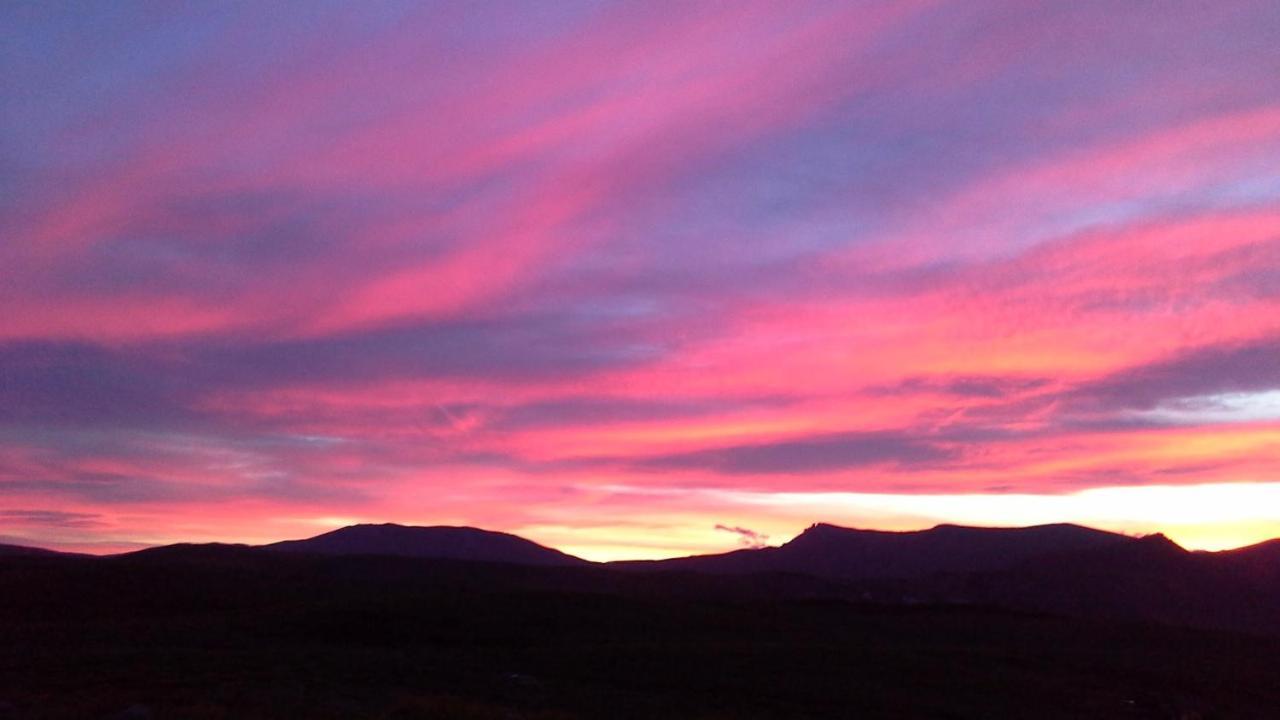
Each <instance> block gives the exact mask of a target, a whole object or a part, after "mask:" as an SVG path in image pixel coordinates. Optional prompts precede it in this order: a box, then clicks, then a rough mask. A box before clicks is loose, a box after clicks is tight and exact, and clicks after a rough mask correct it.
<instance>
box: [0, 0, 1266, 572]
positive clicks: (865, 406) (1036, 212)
mask: <svg viewBox="0 0 1280 720" xmlns="http://www.w3.org/2000/svg"><path fill="white" fill-rule="evenodd" d="M1278 37H1280V3H1276V2H1274V0H1260V1H1256V2H1246V1H1237V0H1213V1H1212V2H1208V1H1203V0H1197V1H1195V2H1189V1H1182V0H1163V1H1162V2H1158V3H1154V2H1123V3H1117V2H1113V1H1111V0H1105V1H1095V0H1072V1H1070V2H1066V1H1064V2H1028V1H1027V0H1009V1H1007V2H994V1H988V0H952V1H950V2H945V1H941V0H939V1H935V2H929V1H921V2H916V1H914V0H913V1H899V0H894V1H893V2H833V3H810V2H790V1H788V2H756V1H754V0H736V1H734V2H711V1H706V2H667V1H665V0H651V1H650V0H646V1H644V2H633V3H612V2H579V1H577V0H565V1H563V2H554V3H547V2H541V1H535V2H523V1H520V0H510V1H507V0H503V1H500V2H498V1H495V2H483V3H459V2H440V3H424V2H418V1H414V2H378V1H372V0H371V1H368V2H321V1H319V0H307V1H306V2H287V1H285V0H281V1H280V2H271V3H259V2H218V3H161V2H156V3H151V2H113V3H72V2H7V3H4V4H3V5H0V95H2V96H3V97H4V98H5V100H4V102H2V103H0V542H10V543H19V544H29V545H41V546H46V547H55V548H62V549H70V550H82V551H90V552H112V551H120V550H126V549H129V548H134V547H139V546H143V545H152V544H160V543H168V542H176V541H243V542H266V541H273V540H279V539H284V538H296V537H306V536H310V535H314V534H318V533H319V532H323V531H325V530H329V529H332V528H335V527H339V526H341V525H345V524H350V523H353V522H400V523H410V524H421V525H435V524H446V525H474V526H478V527H483V528H488V529H494V530H503V531H508V532H514V533H517V534H520V535H523V536H525V537H528V538H530V539H533V540H536V541H538V542H542V543H544V544H548V545H552V546H555V547H558V548H561V549H564V550H566V551H568V552H572V553H576V554H579V555H582V556H584V557H588V558H592V559H600V560H606V559H616V558H639V557H666V556H674V555H684V554H691V553H704V552H718V551H724V550H730V549H733V548H736V547H741V546H748V545H756V544H762V543H768V544H777V543H780V542H784V541H786V540H787V539H789V538H790V537H792V536H794V535H795V534H797V533H798V532H800V531H801V530H803V529H804V528H805V527H806V526H808V525H810V524H811V523H814V522H830V523H835V524H841V525H849V526H858V527H868V528H882V529H914V528H923V527H929V526H932V525H934V524H937V523H940V522H953V523H964V524H981V525H1026V524H1035V523H1045V522H1078V523H1083V524H1088V525H1092V526H1095V527H1101V528H1106V529H1111V530H1115V531H1119V532H1126V533H1132V534H1141V533H1150V532H1158V531H1159V532H1164V533H1166V534H1167V535H1169V536H1170V537H1171V538H1173V539H1174V540H1176V541H1178V542H1180V543H1182V544H1183V545H1185V546H1187V547H1191V548H1205V549H1220V548H1227V547H1235V546H1240V545H1244V544H1248V543H1252V542H1257V541H1259V540H1262V539H1265V538H1270V537H1275V536H1280V42H1277V38H1278Z"/></svg>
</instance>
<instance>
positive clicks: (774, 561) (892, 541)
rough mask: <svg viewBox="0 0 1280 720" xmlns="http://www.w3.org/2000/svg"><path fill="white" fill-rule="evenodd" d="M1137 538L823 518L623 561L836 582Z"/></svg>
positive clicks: (990, 566)
mask: <svg viewBox="0 0 1280 720" xmlns="http://www.w3.org/2000/svg"><path fill="white" fill-rule="evenodd" d="M1131 540H1132V538H1129V537H1127V536H1125V535H1118V534H1116V533H1109V532H1104V531H1102V530H1094V529H1092V528H1086V527H1081V526H1079V525H1068V524H1059V525H1038V526H1033V527H1022V528H987V527H964V526H959V525H938V526H937V527H934V528H931V529H929V530H918V531H909V532H887V531H881V530H858V529H854V528H844V527H838V526H836V525H828V524H825V523H818V524H815V525H812V526H810V527H809V528H808V529H807V530H805V531H804V532H802V533H801V534H800V535H798V536H796V537H795V539H793V540H791V541H790V542H788V543H786V544H784V545H782V546H781V547H777V548H759V549H748V550H738V551H735V552H731V553H725V554H723V555H703V556H694V557H687V558H676V559H671V560H658V561H641V562H630V563H619V564H618V565H619V566H620V567H626V568H632V569H637V570H649V571H653V570H670V569H680V570H694V571H698V572H712V573H756V572H794V573H803V574H807V575H814V576H816V577H822V578H827V579H831V580H868V579H891V578H896V579H919V578H924V577H928V576H930V575H934V574H937V573H973V572H984V571H992V570H998V569H1002V568H1006V567H1010V566H1012V565H1015V564H1017V563H1019V562H1021V561H1024V560H1027V559H1030V558H1034V557H1037V556H1041V555H1049V554H1054V553H1064V552H1074V551H1081V550H1089V549H1094V548H1100V547H1105V546H1109V545H1117V544H1124V543H1127V542H1130V541H1131Z"/></svg>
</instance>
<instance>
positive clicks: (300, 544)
mask: <svg viewBox="0 0 1280 720" xmlns="http://www.w3.org/2000/svg"><path fill="white" fill-rule="evenodd" d="M262 547H263V548H265V549H268V550H274V551H277V552H299V553H312V554H317V555H388V556H393V557H413V558H436V559H446V560H471V561H476V562H500V563H512V564H516V565H561V566H565V565H585V564H587V561H586V560H583V559H582V558H577V557H574V556H572V555H569V554H566V553H563V552H560V551H559V550H553V549H551V548H548V547H544V546H542V545H539V544H537V543H535V542H533V541H531V540H526V539H524V538H522V537H519V536H517V535H511V534H509V533H502V532H494V531H491V530H480V529H477V528H472V527H453V526H434V527H416V526H406V525H396V524H393V523H386V524H381V525H368V524H366V525H351V526H348V527H344V528H340V529H338V530H334V531H332V532H327V533H324V534H322V535H317V536H315V537H312V538H307V539H305V540H286V541H284V542H278V543H273V544H271V545H265V546H262Z"/></svg>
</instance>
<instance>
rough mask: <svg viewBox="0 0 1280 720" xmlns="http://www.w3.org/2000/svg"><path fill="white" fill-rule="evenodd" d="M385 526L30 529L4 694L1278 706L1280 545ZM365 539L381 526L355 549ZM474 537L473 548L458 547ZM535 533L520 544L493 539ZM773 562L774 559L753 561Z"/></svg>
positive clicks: (524, 709) (346, 705) (118, 699)
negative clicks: (315, 536) (626, 542)
mask: <svg viewBox="0 0 1280 720" xmlns="http://www.w3.org/2000/svg"><path fill="white" fill-rule="evenodd" d="M365 527H378V528H381V529H378V530H372V531H371V530H355V531H351V530H348V531H346V532H345V533H344V532H343V531H339V533H338V534H337V535H336V537H337V538H338V539H337V540H335V539H333V537H330V536H332V535H334V534H330V536H321V537H329V539H327V540H325V541H324V543H323V544H313V545H312V546H310V547H309V548H307V547H305V546H304V547H299V546H297V545H293V546H286V547H288V548H291V549H292V550H294V551H291V552H282V551H281V549H280V548H279V547H277V548H274V549H273V548H272V547H270V546H268V547H265V548H253V547H247V546H234V545H178V546H169V547H164V548H154V549H151V550H146V551H142V552H138V553H132V554H129V555H121V556H114V557H106V558H90V557H83V556H60V555H32V554H28V553H22V554H16V553H6V556H5V557H3V558H0V718H3V719H4V720H11V719H13V718H109V717H119V718H126V717H132V718H191V719H193V720H199V719H200V718H406V719H407V718H451V717H458V718H807V717H811V718H1169V719H1188V718H1275V717H1277V709H1278V708H1280V636H1277V634H1276V631H1277V628H1280V625H1278V624H1270V623H1273V621H1274V618H1275V617H1276V614H1275V613H1276V607H1277V605H1280V602H1278V600H1280V593H1276V592H1275V588H1276V585H1275V582H1276V580H1277V579H1278V578H1280V571H1278V570H1277V567H1278V566H1277V561H1278V557H1277V556H1278V554H1280V546H1277V545H1276V544H1275V543H1271V544H1264V545H1259V546H1254V547H1253V548H1246V549H1243V550H1240V551H1234V552H1232V553H1217V554H1206V553H1189V552H1186V551H1184V550H1182V549H1181V548H1178V547H1177V546H1176V545H1173V544H1172V543H1170V542H1168V541H1167V540H1164V539H1163V538H1161V537H1159V536H1155V537H1150V538H1143V539H1134V538H1127V537H1124V536H1115V535H1109V534H1106V533H1098V532H1097V531H1092V530H1087V529H1084V528H1073V527H1072V526H1046V527H1047V528H1048V529H1043V528H1042V529H1037V528H1029V529H1016V530H989V529H986V530H983V529H974V528H946V527H944V528H939V529H935V530H933V531H926V532H923V533H878V534H868V533H865V532H863V531H853V530H846V529H842V528H833V527H831V526H816V527H815V528H814V529H812V530H810V531H809V532H808V533H806V534H804V535H802V536H800V538H797V540H796V541H793V543H790V544H788V545H787V546H784V547H783V548H779V549H776V550H770V549H766V550H760V551H745V554H744V553H734V554H731V555H729V556H716V558H711V559H708V558H702V559H698V560H693V561H691V560H678V561H667V562H663V563H642V564H636V563H622V564H612V565H603V566H601V565H597V564H593V563H587V562H585V561H580V560H577V559H576V558H571V557H569V556H563V555H561V554H559V553H556V551H553V550H549V549H547V548H541V547H540V546H537V545H534V544H532V543H527V541H523V540H521V539H519V538H514V536H509V535H500V534H489V533H484V532H482V531H476V530H467V529H461V531H460V530H459V529H444V530H448V532H445V531H443V530H442V529H431V528H428V529H422V528H412V529H409V528H396V527H395V526H365ZM424 531H425V532H424ZM815 531H816V532H815ZM344 538H345V540H344ZM369 538H376V539H378V540H377V542H381V543H385V544H387V545H386V546H380V545H378V544H377V542H374V541H373V540H370V539H369ZM346 540H349V541H350V542H352V543H371V542H373V543H374V544H373V545H368V544H364V545H362V546H361V547H363V548H365V549H366V550H368V551H369V554H363V555H356V554H352V553H354V552H356V551H354V550H352V549H351V548H350V546H349V545H347V544H346ZM387 547H390V548H392V550H397V552H391V551H389V550H387ZM459 547H465V548H466V550H465V553H466V557H468V558H470V559H469V560H456V559H441V557H440V556H442V555H444V556H448V555H451V554H455V555H456V554H457V553H459V552H464V551H463V550H459V549H458V548H459ZM1014 547H1017V548H1018V550H1016V551H1015V550H1014V549H1012V548H1014ZM787 548H790V549H787ZM304 549H305V550H306V551H303V550H304ZM543 551H545V552H543ZM511 552H515V553H518V554H519V558H520V559H518V560H516V561H515V562H493V561H497V560H502V559H503V558H504V556H505V554H507V553H511ZM547 553H552V554H550V555H548V554H547ZM396 555H400V556H399V557H397V556H396ZM778 557H782V558H784V559H785V558H787V557H790V558H791V562H795V563H800V562H805V563H809V564H808V565H806V566H804V567H803V568H797V567H792V566H788V565H787V564H785V563H780V561H779V560H778V559H777V558H778ZM883 557H892V558H894V561H893V563H890V564H885V562H884V561H883V560H882V558H883ZM724 558H731V559H728V560H725V559H724ZM744 558H748V559H744ZM749 558H761V559H759V560H752V559H749ZM508 559H510V558H508ZM478 560H488V561H490V562H481V561H478ZM721 562H727V563H728V564H729V565H731V566H732V567H730V568H728V569H726V568H724V567H721V566H719V563H721ZM753 562H758V563H761V564H762V567H751V568H743V567H742V566H741V565H742V564H744V563H753ZM699 565H701V566H699ZM708 565H709V566H708ZM1151 603H1155V604H1154V605H1151ZM1230 613H1243V615H1240V616H1235V615H1230ZM1174 623H1176V624H1174ZM1178 625H1200V626H1203V627H1202V628H1200V629H1193V628H1190V627H1179V626H1178ZM1206 628H1231V629H1227V630H1223V629H1206Z"/></svg>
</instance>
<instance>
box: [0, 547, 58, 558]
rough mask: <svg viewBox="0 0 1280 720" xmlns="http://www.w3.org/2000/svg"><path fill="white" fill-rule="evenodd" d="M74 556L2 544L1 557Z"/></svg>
mask: <svg viewBox="0 0 1280 720" xmlns="http://www.w3.org/2000/svg"><path fill="white" fill-rule="evenodd" d="M74 555H75V553H64V552H58V551H57V550H46V549H44V548H38V547H27V546H25V545H4V544H0V557H68V556H74Z"/></svg>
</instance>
